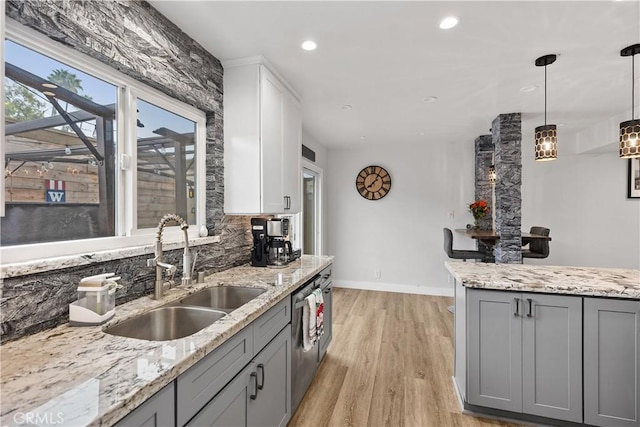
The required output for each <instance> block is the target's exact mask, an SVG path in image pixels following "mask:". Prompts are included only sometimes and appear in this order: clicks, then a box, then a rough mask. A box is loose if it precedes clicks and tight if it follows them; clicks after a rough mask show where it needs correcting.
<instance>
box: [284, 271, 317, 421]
mask: <svg viewBox="0 0 640 427" xmlns="http://www.w3.org/2000/svg"><path fill="white" fill-rule="evenodd" d="M320 279H321V276H320V275H317V276H315V277H314V278H313V279H311V280H309V281H308V282H306V283H305V284H304V285H302V287H300V288H299V289H298V291H297V292H296V293H295V294H294V296H293V300H292V301H291V303H292V305H293V310H292V313H291V315H292V317H291V413H292V414H293V413H294V412H295V410H296V408H297V407H298V404H300V401H301V400H302V397H303V396H304V393H305V392H306V391H307V388H309V384H311V381H312V380H313V376H314V374H315V373H316V370H317V369H318V346H319V343H317V342H316V344H315V345H314V346H313V348H312V349H311V350H309V351H304V350H303V349H302V307H303V305H304V299H305V298H306V297H307V296H309V295H310V294H311V293H312V292H313V291H314V290H315V289H317V288H318V287H320Z"/></svg>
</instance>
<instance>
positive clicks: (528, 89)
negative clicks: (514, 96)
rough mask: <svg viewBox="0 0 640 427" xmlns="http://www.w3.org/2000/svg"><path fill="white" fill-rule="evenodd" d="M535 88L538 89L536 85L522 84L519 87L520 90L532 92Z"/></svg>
mask: <svg viewBox="0 0 640 427" xmlns="http://www.w3.org/2000/svg"><path fill="white" fill-rule="evenodd" d="M536 89H538V86H522V87H521V88H520V92H523V93H529V92H533V91H534V90H536Z"/></svg>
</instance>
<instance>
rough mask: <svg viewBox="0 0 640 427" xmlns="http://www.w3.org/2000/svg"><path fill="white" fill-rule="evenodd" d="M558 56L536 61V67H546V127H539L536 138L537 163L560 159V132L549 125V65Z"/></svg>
mask: <svg viewBox="0 0 640 427" xmlns="http://www.w3.org/2000/svg"><path fill="white" fill-rule="evenodd" d="M556 58H557V56H556V55H553V54H551V55H545V56H541V57H540V58H538V59H536V67H544V126H538V127H537V128H536V130H535V134H536V135H535V136H536V146H535V151H536V153H535V154H536V161H538V162H540V161H545V160H555V159H557V158H558V131H557V129H556V125H548V124H547V65H551V64H553V63H554V62H556Z"/></svg>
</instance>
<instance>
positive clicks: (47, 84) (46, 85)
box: [42, 83, 58, 89]
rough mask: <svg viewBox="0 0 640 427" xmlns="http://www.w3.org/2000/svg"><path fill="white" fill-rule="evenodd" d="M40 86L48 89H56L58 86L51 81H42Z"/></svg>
mask: <svg viewBox="0 0 640 427" xmlns="http://www.w3.org/2000/svg"><path fill="white" fill-rule="evenodd" d="M42 87H48V88H49V89H58V86H56V85H54V84H53V83H42Z"/></svg>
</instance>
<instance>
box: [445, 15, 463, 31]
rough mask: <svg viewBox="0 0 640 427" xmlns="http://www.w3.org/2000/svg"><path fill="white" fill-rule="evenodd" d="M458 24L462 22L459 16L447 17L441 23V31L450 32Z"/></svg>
mask: <svg viewBox="0 0 640 427" xmlns="http://www.w3.org/2000/svg"><path fill="white" fill-rule="evenodd" d="M458 22H460V18H458V17H457V16H447V17H446V18H443V19H442V20H441V21H440V29H442V30H449V29H451V28H453V27H455V26H456V25H458Z"/></svg>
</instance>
